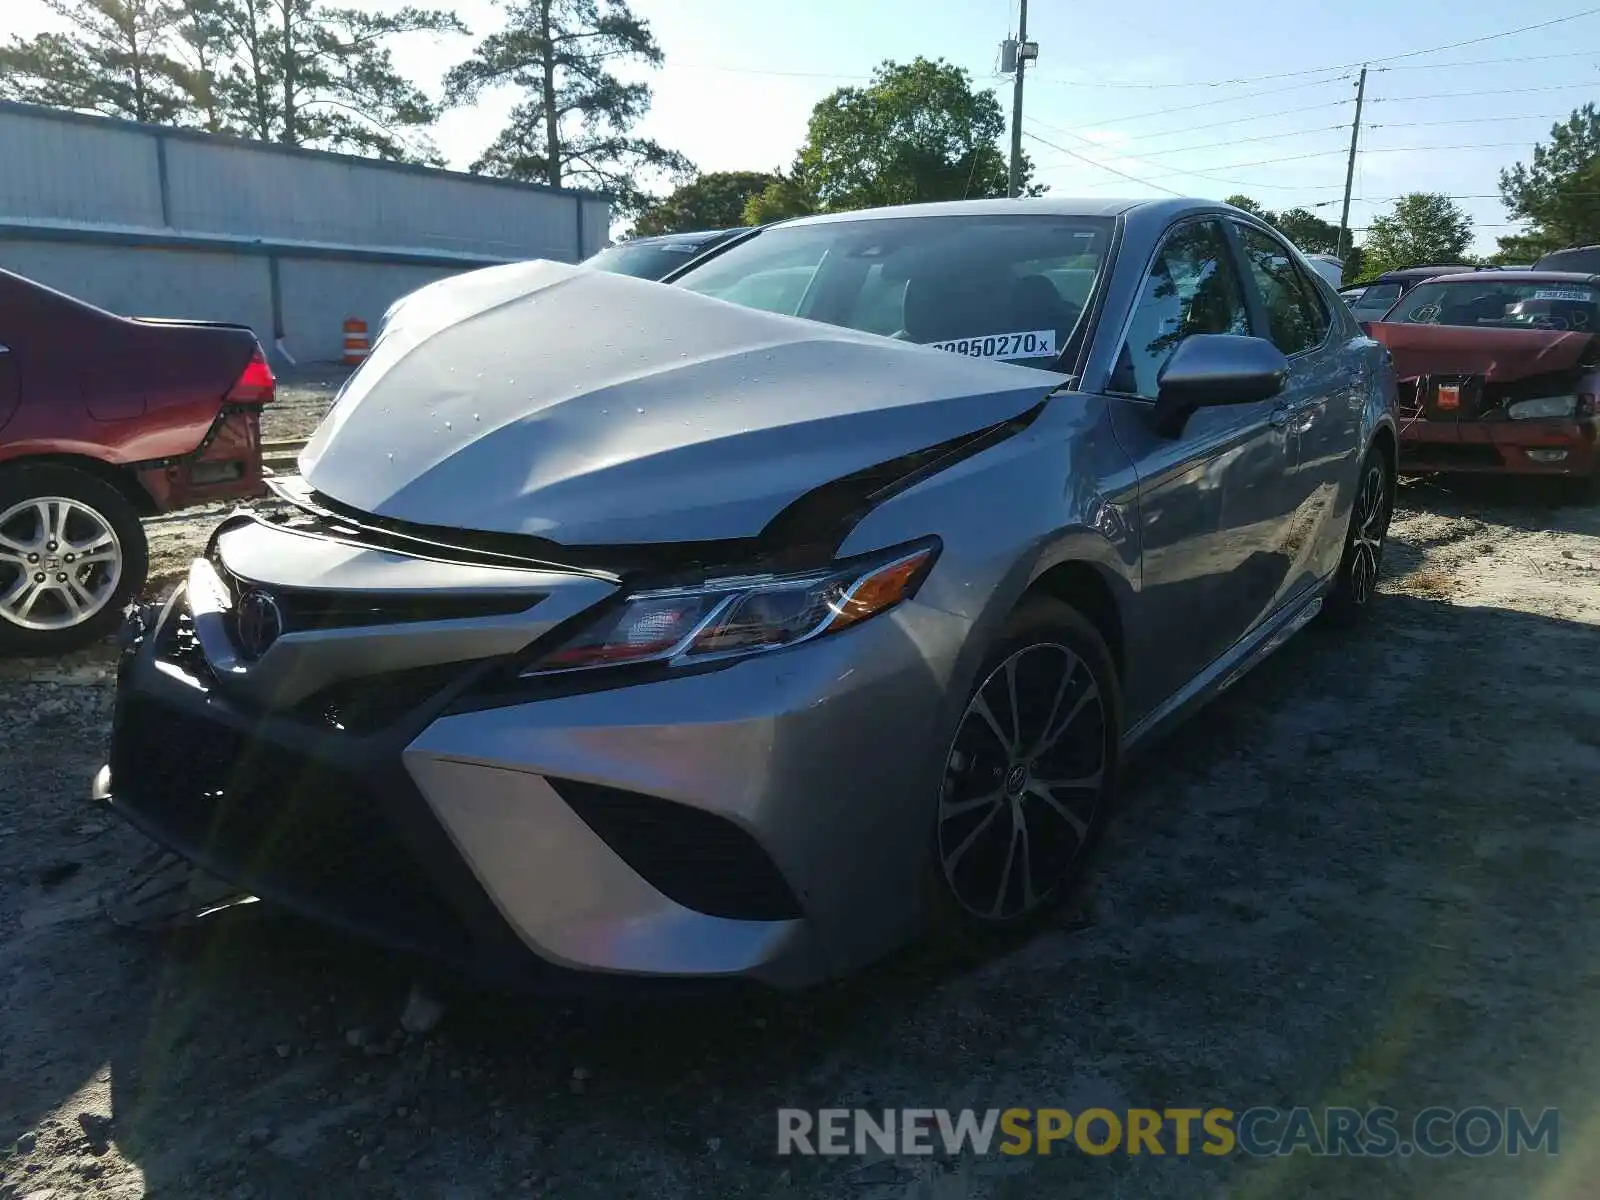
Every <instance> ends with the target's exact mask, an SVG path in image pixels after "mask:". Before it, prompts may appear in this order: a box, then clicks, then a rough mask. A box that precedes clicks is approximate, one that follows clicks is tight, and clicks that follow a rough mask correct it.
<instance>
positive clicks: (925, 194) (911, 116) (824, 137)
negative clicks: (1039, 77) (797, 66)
mask: <svg viewBox="0 0 1600 1200" xmlns="http://www.w3.org/2000/svg"><path fill="white" fill-rule="evenodd" d="M1004 132H1005V117H1004V115H1003V114H1002V112H1001V110H1000V104H999V101H997V100H996V99H995V98H994V95H993V93H991V92H987V91H979V90H975V89H974V88H973V86H972V79H971V77H970V76H969V75H968V74H967V72H966V71H964V70H962V69H961V68H960V67H956V66H952V65H951V64H949V63H947V62H945V61H944V60H943V59H940V60H938V61H937V62H932V61H929V60H928V59H926V58H918V59H916V60H915V61H913V62H911V63H909V64H900V63H894V62H885V63H883V64H882V65H881V66H879V67H878V69H877V70H876V71H874V72H873V75H872V79H871V82H869V83H868V84H867V85H866V86H865V87H845V88H840V89H838V90H837V91H835V92H834V93H832V94H831V95H829V96H827V97H826V98H824V99H823V100H822V101H821V102H820V103H819V104H818V105H817V106H816V107H815V108H813V109H812V110H811V122H810V126H809V128H808V130H807V135H806V142H805V145H804V147H802V149H801V151H800V157H799V162H798V165H797V170H796V174H797V175H798V176H800V177H801V178H803V179H804V180H805V181H806V184H807V187H808V188H809V189H810V190H811V192H812V193H813V194H814V195H815V196H816V199H817V203H818V205H819V206H820V207H821V208H822V209H823V210H825V211H839V210H842V209H855V208H869V207H873V206H875V205H882V204H915V203H920V202H923V201H929V200H961V199H967V198H976V197H982V196H1004V195H1005V194H1006V190H1007V172H1006V167H1007V159H1006V156H1005V154H1003V153H1002V152H1001V150H1000V144H999V143H1000V137H1001V135H1002V134H1003V133H1004ZM1030 166H1031V164H1028V163H1026V162H1025V163H1024V172H1023V179H1024V182H1026V180H1027V177H1028V175H1029V173H1030V170H1029V168H1030ZM1042 190H1043V189H1042V188H1029V189H1027V191H1028V193H1029V194H1035V195H1036V194H1038V192H1040V191H1042Z"/></svg>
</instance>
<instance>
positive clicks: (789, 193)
mask: <svg viewBox="0 0 1600 1200" xmlns="http://www.w3.org/2000/svg"><path fill="white" fill-rule="evenodd" d="M816 211H818V203H817V194H816V193H815V192H814V191H812V190H811V188H810V187H809V186H808V185H807V184H806V182H805V179H804V178H803V177H802V176H800V175H795V174H791V175H780V176H779V177H778V178H776V179H774V180H773V181H772V182H771V183H769V184H767V186H766V188H765V189H763V190H762V191H761V193H760V194H759V195H755V196H751V197H750V199H749V200H748V201H747V202H746V203H745V206H744V223H745V224H746V225H765V224H767V223H768V222H769V221H787V220H788V219H789V218H791V217H806V216H810V215H811V214H812V213H814V212H816Z"/></svg>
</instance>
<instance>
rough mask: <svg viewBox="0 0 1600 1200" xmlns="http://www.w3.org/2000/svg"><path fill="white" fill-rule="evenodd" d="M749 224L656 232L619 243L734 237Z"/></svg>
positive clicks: (690, 240) (656, 243)
mask: <svg viewBox="0 0 1600 1200" xmlns="http://www.w3.org/2000/svg"><path fill="white" fill-rule="evenodd" d="M750 228H751V226H749V225H735V226H732V227H731V228H728V229H696V230H694V231H693V232H692V233H656V234H651V235H650V236H649V237H639V238H629V239H628V240H627V241H626V242H619V243H617V244H618V245H628V246H658V245H661V244H663V243H666V242H709V241H711V240H712V239H713V238H720V237H732V236H733V235H734V234H736V233H743V232H744V231H745V230H747V229H750Z"/></svg>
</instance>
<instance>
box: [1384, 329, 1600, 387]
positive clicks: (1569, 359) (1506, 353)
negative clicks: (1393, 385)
mask: <svg viewBox="0 0 1600 1200" xmlns="http://www.w3.org/2000/svg"><path fill="white" fill-rule="evenodd" d="M1371 328H1372V337H1373V338H1375V339H1376V340H1377V341H1380V342H1382V343H1383V344H1384V345H1385V346H1387V347H1388V348H1389V353H1390V354H1391V355H1392V356H1393V358H1394V365H1395V371H1396V373H1397V374H1398V375H1399V376H1400V377H1401V378H1402V379H1409V378H1413V377H1415V376H1417V375H1427V374H1430V373H1440V374H1461V375H1482V376H1484V377H1485V378H1486V379H1487V380H1488V381H1489V382H1491V383H1510V382H1512V381H1513V380H1517V379H1527V378H1529V377H1531V376H1534V375H1546V374H1549V373H1551V372H1554V371H1570V370H1572V369H1573V368H1574V367H1576V366H1578V365H1579V364H1580V362H1585V361H1588V360H1590V359H1593V358H1595V357H1597V355H1596V354H1595V353H1593V352H1592V350H1591V348H1600V340H1597V339H1596V338H1595V336H1594V335H1593V334H1589V333H1562V332H1558V331H1555V330H1545V329H1487V328H1479V329H1473V328H1469V327H1465V326H1456V325H1403V324H1399V323H1395V324H1392V325H1391V324H1385V323H1383V322H1381V321H1380V322H1377V323H1376V324H1374V325H1373V326H1372V327H1371Z"/></svg>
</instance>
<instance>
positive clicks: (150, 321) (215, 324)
mask: <svg viewBox="0 0 1600 1200" xmlns="http://www.w3.org/2000/svg"><path fill="white" fill-rule="evenodd" d="M129 319H130V320H133V321H137V322H138V323H139V324H141V325H166V326H180V327H187V328H191V329H242V330H244V331H245V332H246V333H248V334H249V335H250V336H251V337H255V335H256V331H255V330H254V329H252V328H251V327H250V326H248V325H241V324H239V322H237V321H200V320H190V319H189V318H187V317H131V318H129Z"/></svg>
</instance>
